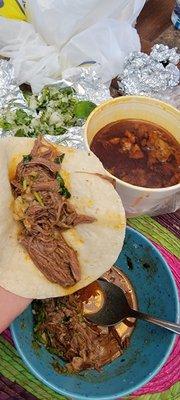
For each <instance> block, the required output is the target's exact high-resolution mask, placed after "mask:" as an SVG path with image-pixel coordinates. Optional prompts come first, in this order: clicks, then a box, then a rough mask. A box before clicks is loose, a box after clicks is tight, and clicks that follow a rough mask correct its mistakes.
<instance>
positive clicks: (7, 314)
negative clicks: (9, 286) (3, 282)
mask: <svg viewBox="0 0 180 400" xmlns="http://www.w3.org/2000/svg"><path fill="white" fill-rule="evenodd" d="M31 301H32V299H27V298H25V297H20V296H17V295H16V294H13V293H11V292H8V291H7V290H5V289H3V288H2V287H0V333H2V332H3V331H4V330H5V329H6V328H7V327H8V326H9V325H10V323H11V322H12V321H13V320H14V319H16V317H18V315H20V314H21V313H22V312H23V311H24V310H25V309H26V308H27V307H28V305H29V304H30V303H31Z"/></svg>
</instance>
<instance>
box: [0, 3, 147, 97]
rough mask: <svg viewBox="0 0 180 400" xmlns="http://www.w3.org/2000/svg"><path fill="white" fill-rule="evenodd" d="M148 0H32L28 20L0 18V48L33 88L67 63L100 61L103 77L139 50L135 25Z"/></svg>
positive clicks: (58, 73)
mask: <svg viewBox="0 0 180 400" xmlns="http://www.w3.org/2000/svg"><path fill="white" fill-rule="evenodd" d="M144 3H145V0H111V1H110V0H103V1H102V0H86V1H84V0H76V1H74V0H29V1H28V2H27V12H28V16H29V21H30V22H31V23H26V22H22V21H13V20H8V19H5V18H0V54H1V55H3V56H7V57H10V58H11V61H12V63H13V66H14V70H15V78H16V79H17V82H18V83H19V84H20V83H23V82H27V83H29V84H30V85H31V87H32V90H33V92H34V93H37V92H39V90H41V88H42V87H43V86H44V85H47V84H50V83H53V82H55V81H56V79H57V78H60V77H61V74H62V73H63V72H64V71H65V70H66V69H68V68H71V67H76V66H78V65H79V64H81V63H83V62H87V61H95V62H97V63H99V66H100V69H99V73H100V74H101V77H102V78H103V80H104V81H108V80H111V78H112V77H114V76H115V75H116V74H117V73H119V72H120V71H121V67H122V65H123V61H124V58H125V56H126V55H127V54H128V53H129V52H131V51H139V50H140V40H139V36H138V34H137V32H136V30H135V28H133V26H132V25H133V23H134V21H135V20H136V18H137V16H138V14H139V12H140V10H141V9H142V7H143V5H144Z"/></svg>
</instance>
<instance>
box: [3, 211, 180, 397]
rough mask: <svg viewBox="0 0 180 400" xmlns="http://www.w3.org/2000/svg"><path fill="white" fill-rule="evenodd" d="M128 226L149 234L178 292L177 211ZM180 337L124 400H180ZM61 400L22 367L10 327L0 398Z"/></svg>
mask: <svg viewBox="0 0 180 400" xmlns="http://www.w3.org/2000/svg"><path fill="white" fill-rule="evenodd" d="M128 223H129V225H130V226H131V227H133V228H135V229H136V230H137V231H139V232H141V233H142V234H144V235H145V236H146V237H148V238H149V239H150V240H151V241H152V242H153V243H154V244H155V246H156V247H157V248H158V249H159V251H160V252H161V254H162V255H163V256H164V257H165V259H166V260H167V262H168V264H169V266H170V268H171V270H172V272H173V274H174V277H175V280H176V283H177V286H178V289H179V292H180V240H179V239H180V212H176V213H174V214H166V215H163V216H159V217H155V218H151V217H148V216H143V217H138V218H132V219H129V221H128ZM179 364H180V338H177V340H176V343H175V346H174V349H173V351H172V353H171V355H170V357H169V359H168V361H167V363H166V365H165V366H164V367H163V368H162V370H161V371H160V372H159V374H158V375H156V377H155V378H153V380H152V381H150V382H149V383H148V384H147V385H146V386H144V387H143V388H141V389H140V390H139V391H138V392H136V393H133V394H132V395H131V396H129V397H128V398H126V399H125V398H124V400H130V399H137V400H180V367H179ZM37 399H40V400H60V399H64V397H63V396H61V395H58V394H57V393H55V392H53V391H52V390H51V389H49V388H48V387H46V386H45V385H44V384H42V383H41V382H40V381H38V380H37V379H36V378H35V377H34V376H33V375H32V374H31V373H30V372H29V371H28V370H27V368H26V367H25V365H24V363H23V361H22V360H21V358H20V357H19V356H18V353H17V351H16V349H15V348H14V345H13V342H12V338H11V335H10V331H9V329H7V330H6V331H5V332H3V334H2V335H0V400H37Z"/></svg>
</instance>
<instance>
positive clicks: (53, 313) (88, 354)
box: [32, 267, 137, 372]
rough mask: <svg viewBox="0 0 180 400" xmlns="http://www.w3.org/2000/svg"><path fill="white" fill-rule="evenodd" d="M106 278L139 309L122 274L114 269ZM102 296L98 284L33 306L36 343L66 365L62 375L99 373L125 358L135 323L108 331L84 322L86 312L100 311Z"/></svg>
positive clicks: (125, 324)
mask: <svg viewBox="0 0 180 400" xmlns="http://www.w3.org/2000/svg"><path fill="white" fill-rule="evenodd" d="M104 277H105V278H106V279H107V280H109V281H113V282H114V283H115V284H117V285H118V286H120V287H121V288H122V289H123V290H124V293H125V294H126V297H127V299H128V302H129V304H130V305H131V306H132V307H134V308H136V307H137V304H136V296H135V293H134V290H133V287H132V285H131V283H130V282H129V280H128V279H127V277H126V275H125V274H123V273H122V271H121V270H119V269H116V268H114V267H113V268H111V269H110V271H108V272H107V273H106V274H105V275H104ZM102 296H103V294H102V292H101V289H99V287H98V283H97V282H94V283H92V284H91V285H89V286H87V287H86V288H84V289H82V290H80V291H78V292H76V293H74V294H72V295H70V296H65V297H61V298H56V299H47V300H43V301H41V300H38V301H37V300H36V301H35V302H33V306H32V308H33V319H34V339H35V341H36V343H39V344H40V345H44V346H45V347H46V349H47V350H48V351H50V352H51V353H52V354H56V355H57V356H59V357H60V358H61V359H63V360H65V361H66V364H65V366H64V368H63V372H66V371H68V372H79V371H82V370H85V369H88V368H95V369H96V370H100V369H101V367H103V366H104V365H105V364H107V363H109V362H111V361H113V360H114V359H116V358H117V357H119V356H120V355H122V354H123V352H124V350H125V349H126V348H127V346H128V345H129V341H130V336H131V334H132V332H133V329H134V324H135V321H134V319H132V318H128V320H126V321H124V322H123V323H120V324H118V325H117V326H114V327H109V328H107V327H101V326H97V325H93V324H92V323H89V322H87V320H86V319H85V318H84V310H85V312H86V309H87V308H88V310H89V311H90V308H91V310H92V312H96V311H95V308H96V307H97V310H98V308H99V303H100V302H101V301H102ZM59 370H60V368H59Z"/></svg>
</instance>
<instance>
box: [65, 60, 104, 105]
mask: <svg viewBox="0 0 180 400" xmlns="http://www.w3.org/2000/svg"><path fill="white" fill-rule="evenodd" d="M63 77H64V78H65V79H67V80H68V82H69V83H70V82H71V83H72V85H73V87H74V89H75V90H76V93H77V94H78V97H79V99H81V100H90V101H93V102H94V103H95V104H97V105H98V104H100V103H101V102H102V101H105V100H107V99H108V98H109V97H110V93H109V83H104V82H103V80H102V79H101V77H100V76H99V65H98V64H95V63H93V64H92V65H89V64H88V65H84V66H82V67H78V68H71V69H69V70H66V72H65V73H64V75H63Z"/></svg>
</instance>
